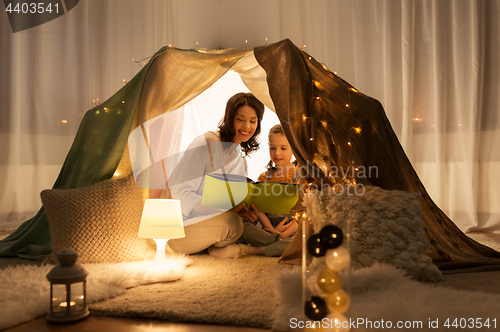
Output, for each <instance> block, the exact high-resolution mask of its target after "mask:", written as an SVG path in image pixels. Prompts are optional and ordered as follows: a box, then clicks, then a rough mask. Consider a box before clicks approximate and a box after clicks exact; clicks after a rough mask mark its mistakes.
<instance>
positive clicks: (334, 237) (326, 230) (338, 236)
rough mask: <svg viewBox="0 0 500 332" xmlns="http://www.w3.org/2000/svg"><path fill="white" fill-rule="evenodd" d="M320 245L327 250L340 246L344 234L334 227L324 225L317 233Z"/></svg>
mask: <svg viewBox="0 0 500 332" xmlns="http://www.w3.org/2000/svg"><path fill="white" fill-rule="evenodd" d="M319 237H320V238H321V243H322V244H323V246H324V247H325V248H326V249H327V250H328V249H335V248H337V247H338V246H340V245H341V244H342V240H343V239H344V233H342V230H341V229H340V228H338V227H337V226H335V225H326V226H325V227H323V228H322V229H321V231H320V232H319Z"/></svg>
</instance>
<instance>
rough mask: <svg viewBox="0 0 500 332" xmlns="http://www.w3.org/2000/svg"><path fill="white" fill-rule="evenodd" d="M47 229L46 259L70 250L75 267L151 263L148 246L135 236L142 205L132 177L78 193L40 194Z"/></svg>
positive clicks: (152, 250)
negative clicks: (48, 246)
mask: <svg viewBox="0 0 500 332" xmlns="http://www.w3.org/2000/svg"><path fill="white" fill-rule="evenodd" d="M40 196H41V198H42V203H43V206H44V207H45V211H46V213H47V217H48V220H49V226H50V236H51V241H52V242H51V245H52V253H51V255H49V257H48V260H49V261H52V262H53V261H54V258H55V254H56V253H57V252H59V251H61V250H63V249H66V248H71V249H74V250H76V251H78V252H79V253H80V257H79V259H78V262H79V263H101V262H122V261H137V260H145V259H151V258H154V255H155V246H154V242H153V243H151V241H152V240H150V241H148V240H147V239H144V238H140V237H138V236H137V231H138V230H139V224H140V220H141V215H142V208H143V205H144V201H143V196H142V189H141V188H139V187H138V186H137V185H136V184H135V182H134V178H133V176H132V174H131V175H130V176H128V177H125V178H119V179H110V180H106V181H102V182H98V183H95V184H93V185H91V186H88V187H85V188H78V189H69V190H60V189H51V190H44V191H42V192H41V194H40Z"/></svg>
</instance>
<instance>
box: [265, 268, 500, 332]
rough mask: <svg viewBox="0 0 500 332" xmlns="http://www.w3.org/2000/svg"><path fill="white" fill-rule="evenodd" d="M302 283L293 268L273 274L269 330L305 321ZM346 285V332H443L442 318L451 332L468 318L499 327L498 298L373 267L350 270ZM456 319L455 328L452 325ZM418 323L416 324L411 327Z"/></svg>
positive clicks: (397, 270)
mask: <svg viewBox="0 0 500 332" xmlns="http://www.w3.org/2000/svg"><path fill="white" fill-rule="evenodd" d="M301 280H302V274H301V269H300V268H298V267H297V268H295V269H293V270H288V271H279V273H278V274H277V278H276V281H277V282H276V285H277V288H278V293H279V296H278V299H279V303H280V305H279V307H278V309H277V310H276V311H275V312H274V326H273V329H274V330H279V331H286V330H292V329H293V328H294V327H298V326H299V324H301V322H305V321H306V317H305V315H304V314H303V306H304V304H303V302H302V294H301V290H302V288H301ZM350 280H351V289H352V293H351V306H350V309H349V311H348V312H347V313H346V314H345V316H346V317H347V318H348V319H350V324H351V325H350V327H351V331H353V330H355V331H364V330H376V331H389V330H405V329H406V328H404V325H403V328H399V329H398V328H397V324H398V322H402V324H410V325H412V327H413V328H414V330H418V331H443V330H449V329H448V328H446V326H445V325H444V324H445V322H446V320H447V319H449V323H450V329H451V330H464V329H462V328H460V324H462V327H463V326H464V325H463V324H465V327H467V328H468V327H469V325H470V324H472V321H471V320H469V319H474V325H473V326H476V325H475V324H477V322H478V321H479V320H481V322H483V323H484V322H485V321H486V319H488V318H489V323H490V325H491V326H490V329H491V330H497V329H498V327H499V326H500V294H487V293H482V292H471V291H465V290H457V289H452V288H447V287H442V286H441V285H440V283H439V282H438V283H423V282H418V281H415V280H412V279H410V278H408V277H406V276H405V272H404V271H403V270H399V269H396V268H395V267H393V266H390V265H385V264H384V265H382V264H378V263H376V264H375V265H373V266H371V267H368V268H363V269H359V270H355V271H353V272H352V275H351V278H350ZM455 318H457V319H458V320H457V321H456V323H457V324H458V327H459V328H458V329H457V328H454V327H453V326H451V324H452V323H453V321H454V320H455ZM460 319H462V321H460ZM464 319H465V320H464ZM493 319H496V322H495V323H496V328H494V325H493V324H494V322H493ZM382 320H383V322H384V324H382ZM436 320H437V321H436ZM368 321H370V322H371V324H372V325H370V323H368ZM389 322H390V323H389ZM419 322H421V325H415V324H419ZM323 324H325V323H323ZM436 324H437V326H438V328H437V329H436V328H434V326H436ZM389 325H392V329H391V328H389V327H390V326H389ZM429 325H431V326H429ZM408 326H409V325H408ZM484 329H485V327H484ZM486 330H489V329H486Z"/></svg>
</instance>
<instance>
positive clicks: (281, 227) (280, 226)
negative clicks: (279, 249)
mask: <svg viewBox="0 0 500 332" xmlns="http://www.w3.org/2000/svg"><path fill="white" fill-rule="evenodd" d="M287 221H288V217H286V218H285V219H283V220H282V221H281V222H280V223H279V224H278V226H276V227H275V228H274V229H275V230H276V231H277V232H278V233H283V232H284V231H286V230H287V228H288V227H290V225H291V224H292V223H289V224H287V225H285V224H286V222H287Z"/></svg>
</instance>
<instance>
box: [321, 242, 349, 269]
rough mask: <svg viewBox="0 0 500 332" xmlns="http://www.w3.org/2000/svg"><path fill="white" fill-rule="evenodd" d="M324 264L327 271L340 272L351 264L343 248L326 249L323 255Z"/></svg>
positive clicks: (347, 252)
mask: <svg viewBox="0 0 500 332" xmlns="http://www.w3.org/2000/svg"><path fill="white" fill-rule="evenodd" d="M325 263H326V266H328V268H329V269H332V270H335V271H342V270H343V269H345V268H347V267H349V265H350V264H351V255H350V254H349V251H347V249H346V248H344V247H338V248H335V249H328V250H327V251H326V253H325Z"/></svg>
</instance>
